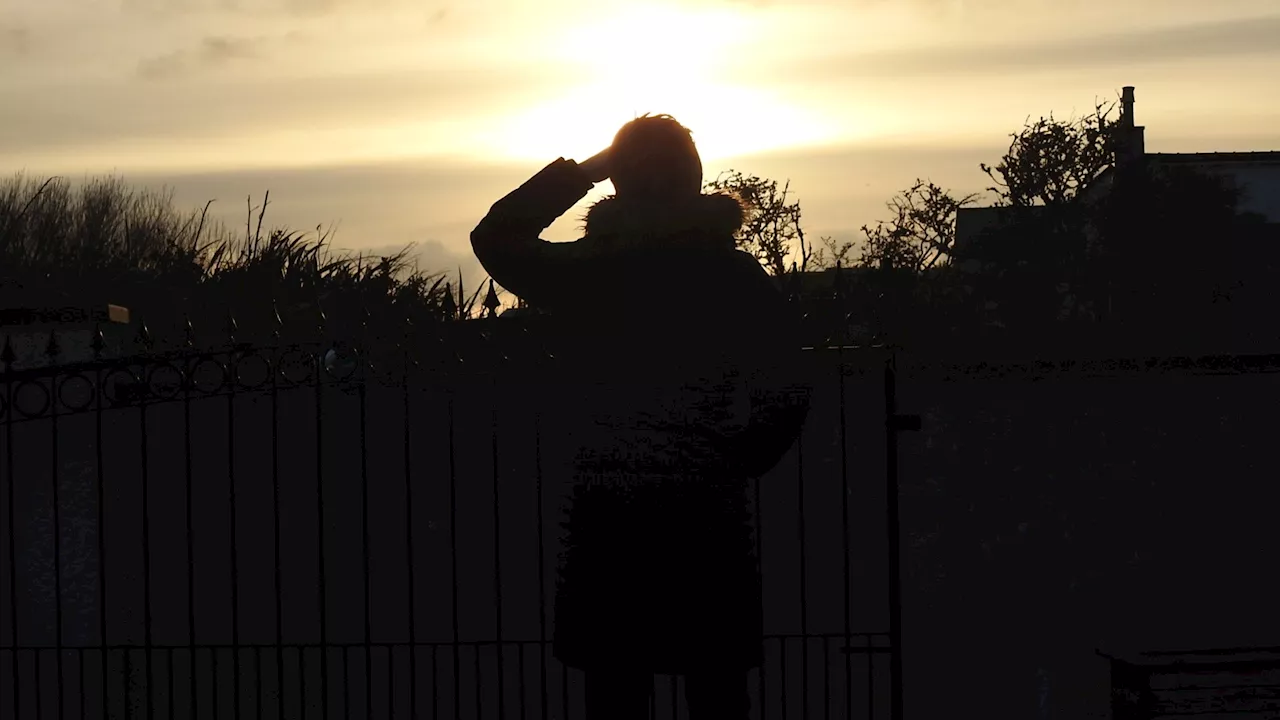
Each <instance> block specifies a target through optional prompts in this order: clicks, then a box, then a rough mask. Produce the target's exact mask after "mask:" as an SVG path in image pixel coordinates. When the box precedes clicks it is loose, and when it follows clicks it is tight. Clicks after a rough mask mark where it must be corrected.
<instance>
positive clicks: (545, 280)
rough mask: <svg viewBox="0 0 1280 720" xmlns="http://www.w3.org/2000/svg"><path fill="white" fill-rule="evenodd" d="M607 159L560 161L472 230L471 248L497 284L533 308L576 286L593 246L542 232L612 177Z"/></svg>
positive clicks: (502, 202)
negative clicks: (544, 236) (546, 236)
mask: <svg viewBox="0 0 1280 720" xmlns="http://www.w3.org/2000/svg"><path fill="white" fill-rule="evenodd" d="M607 158H608V154H607V151H606V152H603V153H600V154H598V155H595V156H594V157H592V158H590V159H588V160H586V161H584V162H583V163H581V164H578V163H575V162H574V161H572V160H565V159H564V158H560V159H558V160H556V161H555V162H553V163H551V164H550V165H548V166H546V167H545V168H543V169H542V170H541V171H540V172H538V174H536V175H534V176H533V177H532V178H530V179H529V180H528V181H527V182H525V183H524V184H523V185H521V186H520V187H518V188H516V189H515V190H513V191H512V192H511V193H509V194H508V195H507V196H506V197H504V198H502V199H501V200H499V201H498V202H496V203H494V204H493V207H492V208H490V209H489V213H488V214H487V215H485V217H484V219H483V220H481V221H480V224H479V225H477V226H476V228H475V230H472V231H471V249H472V250H473V251H474V252H475V254H476V257H477V258H478V259H479V260H480V264H481V265H482V266H484V269H485V271H486V272H488V273H489V275H490V277H492V278H493V279H494V281H495V282H497V283H498V284H499V285H501V286H502V287H503V288H504V289H506V290H508V291H510V292H511V293H513V294H515V295H516V296H517V297H520V298H522V299H524V300H526V301H528V302H530V303H532V304H534V305H540V304H547V303H555V302H556V301H557V300H560V299H561V298H562V297H563V294H564V293H565V292H566V291H568V290H570V289H571V288H572V287H573V285H574V284H575V280H576V279H577V278H579V277H580V275H579V273H580V272H581V267H580V264H581V263H582V262H583V261H585V260H588V259H590V258H591V257H592V255H593V253H592V248H591V247H589V246H587V245H584V244H582V243H581V242H580V241H575V242H566V243H552V242H547V241H545V240H542V239H541V238H540V237H539V234H540V233H541V232H542V231H543V230H545V229H546V228H547V227H548V226H549V225H551V223H553V222H555V220H556V218H558V217H560V216H561V215H563V214H564V213H565V212H566V211H568V210H569V208H571V207H573V206H574V204H576V203H577V202H578V201H579V200H581V199H582V198H583V197H585V196H586V194H587V191H588V190H590V189H591V187H592V185H593V184H594V183H596V182H599V181H601V180H604V179H605V178H606V177H608V167H607Z"/></svg>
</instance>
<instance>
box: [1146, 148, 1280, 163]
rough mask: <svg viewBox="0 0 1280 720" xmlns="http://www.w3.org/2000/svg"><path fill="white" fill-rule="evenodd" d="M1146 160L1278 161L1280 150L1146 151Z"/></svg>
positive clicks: (1172, 161) (1203, 161) (1192, 161)
mask: <svg viewBox="0 0 1280 720" xmlns="http://www.w3.org/2000/svg"><path fill="white" fill-rule="evenodd" d="M1146 157H1147V159H1148V160H1154V161H1155V162H1158V163H1162V164H1166V165H1172V164H1179V165H1180V164H1187V165H1218V164H1226V163H1280V150H1263V151H1254V152H1196V153H1147V154H1146Z"/></svg>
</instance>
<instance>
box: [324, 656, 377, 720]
mask: <svg viewBox="0 0 1280 720" xmlns="http://www.w3.org/2000/svg"><path fill="white" fill-rule="evenodd" d="M368 651H369V648H368V646H366V647H365V652H366V653H367V652H368ZM365 664H366V665H367V664H368V662H366V663H365ZM366 694H368V693H366ZM342 717H343V718H344V720H351V647H350V646H348V647H345V648H343V649H342ZM366 717H367V716H366ZM325 720H328V718H325Z"/></svg>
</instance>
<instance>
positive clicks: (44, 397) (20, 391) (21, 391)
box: [13, 380, 53, 418]
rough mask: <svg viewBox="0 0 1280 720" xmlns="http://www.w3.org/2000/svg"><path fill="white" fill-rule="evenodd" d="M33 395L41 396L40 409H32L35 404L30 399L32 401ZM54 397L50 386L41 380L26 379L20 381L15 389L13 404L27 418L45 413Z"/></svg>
mask: <svg viewBox="0 0 1280 720" xmlns="http://www.w3.org/2000/svg"><path fill="white" fill-rule="evenodd" d="M33 389H34V390H33ZM35 391H39V392H38V393H37V392H35ZM33 396H34V397H38V398H39V401H38V402H39V409H35V410H33V409H31V408H32V407H33V406H32V405H30V404H29V402H28V401H31V400H32V398H33ZM52 399H53V398H52V393H50V392H49V388H47V387H45V385H44V383H43V382H41V381H39V380H24V381H22V382H20V383H18V387H17V388H16V389H14V391H13V406H14V408H16V409H17V411H18V412H19V413H21V415H22V416H23V417H26V418H33V417H39V416H40V415H43V414H45V412H46V411H48V409H49V405H50V401H51V400H52Z"/></svg>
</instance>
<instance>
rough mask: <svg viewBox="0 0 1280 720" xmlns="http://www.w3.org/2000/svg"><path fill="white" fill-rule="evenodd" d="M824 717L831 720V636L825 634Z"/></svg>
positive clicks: (823, 646) (823, 650)
mask: <svg viewBox="0 0 1280 720" xmlns="http://www.w3.org/2000/svg"><path fill="white" fill-rule="evenodd" d="M846 714H848V711H847V710H846ZM822 717H823V718H824V719H825V720H831V638H829V637H827V636H825V635H824V636H823V637H822ZM867 720H875V718H867Z"/></svg>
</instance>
